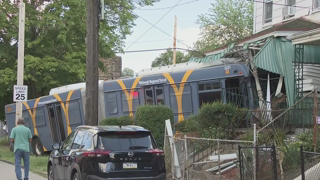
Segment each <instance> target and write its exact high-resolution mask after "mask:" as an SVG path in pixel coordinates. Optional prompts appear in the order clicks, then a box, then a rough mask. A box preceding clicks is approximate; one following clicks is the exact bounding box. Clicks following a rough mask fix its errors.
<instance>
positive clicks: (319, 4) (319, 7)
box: [312, 0, 320, 10]
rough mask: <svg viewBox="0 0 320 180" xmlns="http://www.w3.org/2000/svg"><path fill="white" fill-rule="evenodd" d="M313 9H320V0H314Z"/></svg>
mask: <svg viewBox="0 0 320 180" xmlns="http://www.w3.org/2000/svg"><path fill="white" fill-rule="evenodd" d="M317 1H318V6H316V2H317ZM312 9H313V10H320V0H312Z"/></svg>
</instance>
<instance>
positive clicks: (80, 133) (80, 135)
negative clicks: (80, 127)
mask: <svg viewBox="0 0 320 180" xmlns="http://www.w3.org/2000/svg"><path fill="white" fill-rule="evenodd" d="M85 134H86V133H85V132H84V131H78V133H77V135H76V137H75V138H74V141H73V143H72V146H71V149H81V144H82V142H83V138H84V136H85Z"/></svg>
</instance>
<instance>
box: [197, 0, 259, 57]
mask: <svg viewBox="0 0 320 180" xmlns="http://www.w3.org/2000/svg"><path fill="white" fill-rule="evenodd" d="M211 5H212V7H211V8H210V9H209V13H207V14H202V15H200V16H199V19H198V21H197V23H198V24H199V25H200V27H201V38H200V39H199V40H198V41H197V42H196V43H195V49H197V50H199V51H204V52H205V51H210V50H213V49H215V48H218V47H221V46H224V45H227V44H229V43H232V42H235V41H237V40H239V39H242V38H244V37H247V36H250V35H252V31H253V3H252V2H250V1H239V0H216V1H215V2H214V3H212V4H211Z"/></svg>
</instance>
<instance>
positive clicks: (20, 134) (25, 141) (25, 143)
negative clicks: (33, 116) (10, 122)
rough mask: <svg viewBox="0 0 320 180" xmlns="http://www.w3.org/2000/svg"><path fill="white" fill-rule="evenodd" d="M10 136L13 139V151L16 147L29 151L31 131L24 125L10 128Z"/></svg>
mask: <svg viewBox="0 0 320 180" xmlns="http://www.w3.org/2000/svg"><path fill="white" fill-rule="evenodd" d="M10 138H11V139H14V152H16V150H17V149H20V150H23V151H26V152H30V147H29V139H31V138H32V135H31V131H30V129H29V128H27V127H25V126H24V125H18V126H16V127H15V128H13V129H12V131H11V134H10Z"/></svg>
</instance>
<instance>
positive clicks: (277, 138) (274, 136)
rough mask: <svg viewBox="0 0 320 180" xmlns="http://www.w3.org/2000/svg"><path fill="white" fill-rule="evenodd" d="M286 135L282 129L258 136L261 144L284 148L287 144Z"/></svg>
mask: <svg viewBox="0 0 320 180" xmlns="http://www.w3.org/2000/svg"><path fill="white" fill-rule="evenodd" d="M285 139H286V133H285V132H284V131H283V130H282V129H271V130H266V131H262V132H260V133H259V136H258V143H259V144H266V145H272V144H275V145H276V146H283V145H284V144H285V142H284V140H285Z"/></svg>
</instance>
